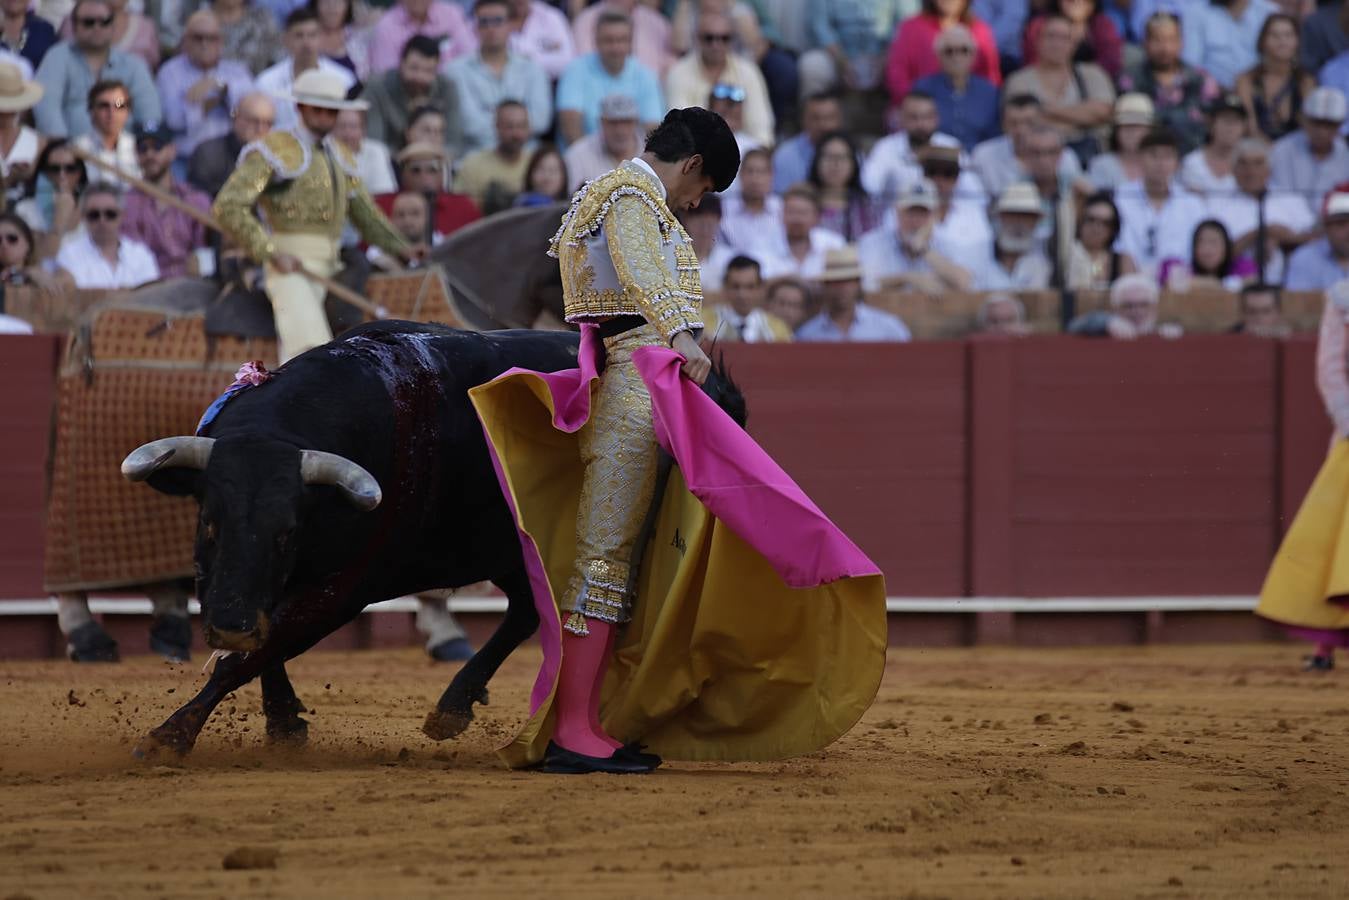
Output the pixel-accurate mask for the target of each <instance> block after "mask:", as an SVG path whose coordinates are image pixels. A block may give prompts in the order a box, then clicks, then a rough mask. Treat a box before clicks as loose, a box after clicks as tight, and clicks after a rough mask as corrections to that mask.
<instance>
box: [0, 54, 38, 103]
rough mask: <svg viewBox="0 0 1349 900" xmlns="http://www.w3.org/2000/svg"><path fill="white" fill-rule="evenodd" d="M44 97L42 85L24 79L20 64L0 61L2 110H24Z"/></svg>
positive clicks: (0, 101) (0, 100)
mask: <svg viewBox="0 0 1349 900" xmlns="http://www.w3.org/2000/svg"><path fill="white" fill-rule="evenodd" d="M41 99H42V85H40V84H38V83H37V82H36V81H24V79H23V72H20V71H19V67H18V66H13V65H10V64H9V63H0V112H23V111H24V110H25V109H32V108H33V107H34V106H36V105H37V102H38V101H39V100H41Z"/></svg>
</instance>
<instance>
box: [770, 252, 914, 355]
mask: <svg viewBox="0 0 1349 900" xmlns="http://www.w3.org/2000/svg"><path fill="white" fill-rule="evenodd" d="M820 285H821V290H822V292H823V294H824V309H823V310H821V311H820V313H819V314H818V315H817V316H815V318H813V319H811V320H810V321H809V322H806V323H805V324H804V325H802V326H801V327H800V328H799V329H797V332H796V339H797V340H798V341H907V340H910V339H911V338H912V335H911V334H910V333H909V328H908V326H907V325H905V324H904V322H903V320H901V319H900V318H899V316H894V315H891V314H890V313H888V312H884V311H882V310H879V309H876V308H875V307H873V306H869V305H868V304H866V303H864V302H863V300H862V267H861V265H859V263H858V260H857V249H856V248H855V247H853V246H851V245H849V246H846V247H840V248H839V249H837V250H830V251H829V252H828V253H827V254H825V262H824V272H823V273H821V275H820Z"/></svg>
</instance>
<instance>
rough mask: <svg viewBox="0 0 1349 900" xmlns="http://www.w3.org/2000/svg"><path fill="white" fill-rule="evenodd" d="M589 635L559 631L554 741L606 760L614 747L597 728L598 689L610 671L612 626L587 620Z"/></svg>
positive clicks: (584, 754) (561, 745) (564, 746)
mask: <svg viewBox="0 0 1349 900" xmlns="http://www.w3.org/2000/svg"><path fill="white" fill-rule="evenodd" d="M586 625H587V626H588V627H589V629H590V634H588V635H586V636H581V635H578V634H573V633H572V632H570V631H567V630H566V629H563V631H562V666H561V669H560V670H559V671H558V673H557V692H556V693H555V695H554V697H553V704H554V706H556V708H557V722H556V724H555V725H554V726H553V740H554V741H555V742H556V743H557V744H558V746H560V747H563V748H565V749H567V750H570V751H572V752H573V753H580V754H582V755H583V756H598V757H601V758H606V759H607V758H608V757H609V756H611V755H612V754H613V752H614V749H615V747H616V746H617V745H616V744H613V743H610V741H611V740H612V738H609V736H608V735H606V734H605V733H604V731H603V729H601V728H600V727H599V700H600V692H599V686H600V685H601V684H603V682H604V673H605V671H606V670H607V669H608V667H609V650H610V648H611V646H612V643H613V626H612V625H610V624H609V623H608V622H600V621H597V620H595V619H587V620H586Z"/></svg>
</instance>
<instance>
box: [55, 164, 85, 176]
mask: <svg viewBox="0 0 1349 900" xmlns="http://www.w3.org/2000/svg"><path fill="white" fill-rule="evenodd" d="M81 168H82V167H81V166H80V164H79V163H48V164H47V171H48V172H55V173H56V174H58V175H74V174H75V173H76V172H78V171H80V169H81Z"/></svg>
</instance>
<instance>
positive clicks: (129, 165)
mask: <svg viewBox="0 0 1349 900" xmlns="http://www.w3.org/2000/svg"><path fill="white" fill-rule="evenodd" d="M74 143H75V146H76V147H79V148H80V149H81V150H83V151H84V152H86V153H89V154H91V155H92V156H95V157H97V158H98V160H99V161H100V162H105V163H107V164H108V165H110V166H116V167H117V168H119V169H121V170H122V171H123V172H126V173H127V174H128V175H134V176H136V177H137V178H140V177H141V164H140V161H139V160H137V159H136V139H135V138H133V137H132V136H131V135H129V134H127V133H126V132H125V131H123V132H122V133H121V134H119V135H118V136H117V146H116V147H115V148H114V149H112V150H109V149H108V148H107V147H105V146H104V145H103V142H102V141H101V140H100V141H99V142H98V145H97V146H95V145H94V134H93V133H92V132H91V133H89V134H82V135H80V136H79V137H77V138H75V141H74ZM84 171H85V173H86V174H87V175H88V176H89V183H90V184H94V183H102V184H111V185H116V186H117V187H118V188H119V189H120V188H123V187H125V185H124V184H123V183H122V179H120V178H118V177H117V176H116V175H113V174H112V173H111V172H108V171H106V170H104V169H100V168H99V167H98V166H95V165H91V164H89V163H85V164H84Z"/></svg>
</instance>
